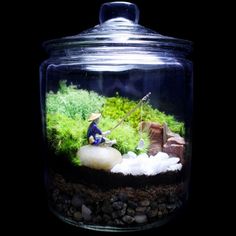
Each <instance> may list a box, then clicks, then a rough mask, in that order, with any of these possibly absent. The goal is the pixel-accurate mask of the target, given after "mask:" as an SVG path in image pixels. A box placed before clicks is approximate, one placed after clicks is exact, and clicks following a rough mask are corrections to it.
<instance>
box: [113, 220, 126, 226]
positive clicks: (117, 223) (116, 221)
mask: <svg viewBox="0 0 236 236" xmlns="http://www.w3.org/2000/svg"><path fill="white" fill-rule="evenodd" d="M114 224H115V225H120V226H122V225H124V223H123V222H122V221H121V220H118V219H115V220H114Z"/></svg>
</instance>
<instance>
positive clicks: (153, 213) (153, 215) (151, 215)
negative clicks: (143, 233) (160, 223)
mask: <svg viewBox="0 0 236 236" xmlns="http://www.w3.org/2000/svg"><path fill="white" fill-rule="evenodd" d="M157 215H158V210H157V209H154V210H150V211H149V212H147V216H148V217H149V218H154V217H156V216H157Z"/></svg>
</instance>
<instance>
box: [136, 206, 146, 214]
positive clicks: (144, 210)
mask: <svg viewBox="0 0 236 236" xmlns="http://www.w3.org/2000/svg"><path fill="white" fill-rule="evenodd" d="M146 210H147V207H137V208H136V209H135V211H136V212H137V213H145V212H146Z"/></svg>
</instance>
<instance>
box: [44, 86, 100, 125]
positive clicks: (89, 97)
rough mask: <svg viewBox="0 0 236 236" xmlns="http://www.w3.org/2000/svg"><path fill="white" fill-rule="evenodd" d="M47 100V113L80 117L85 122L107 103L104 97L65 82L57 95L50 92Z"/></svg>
mask: <svg viewBox="0 0 236 236" xmlns="http://www.w3.org/2000/svg"><path fill="white" fill-rule="evenodd" d="M46 99H47V103H46V108H47V113H59V114H64V115H66V116H67V117H70V118H73V119H74V118H76V117H77V116H79V117H80V118H82V119H84V120H85V119H87V118H88V116H89V115H90V114H91V113H92V112H98V111H100V110H101V107H102V105H103V104H104V102H105V98H104V97H103V96H100V95H98V94H97V93H95V92H88V91H87V90H82V89H77V88H76V87H75V86H72V85H70V86H66V83H65V81H62V82H60V88H59V90H58V92H57V93H53V92H49V93H48V94H47V97H46Z"/></svg>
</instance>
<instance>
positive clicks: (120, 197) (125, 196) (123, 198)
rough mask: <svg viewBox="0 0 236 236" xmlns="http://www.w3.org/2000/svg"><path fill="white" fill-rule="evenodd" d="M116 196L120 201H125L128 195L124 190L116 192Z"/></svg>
mask: <svg viewBox="0 0 236 236" xmlns="http://www.w3.org/2000/svg"><path fill="white" fill-rule="evenodd" d="M118 198H119V199H120V200H121V201H122V202H127V200H128V196H127V194H126V193H124V192H121V193H119V194H118Z"/></svg>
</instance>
